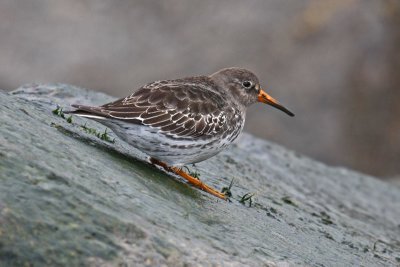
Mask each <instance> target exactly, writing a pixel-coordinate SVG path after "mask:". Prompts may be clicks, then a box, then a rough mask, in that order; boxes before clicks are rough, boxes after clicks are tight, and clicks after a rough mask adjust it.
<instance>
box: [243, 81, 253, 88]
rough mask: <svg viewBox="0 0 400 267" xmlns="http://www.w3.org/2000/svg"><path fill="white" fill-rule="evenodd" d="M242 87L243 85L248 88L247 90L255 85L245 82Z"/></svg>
mask: <svg viewBox="0 0 400 267" xmlns="http://www.w3.org/2000/svg"><path fill="white" fill-rule="evenodd" d="M242 85H243V86H244V87H246V88H250V87H251V86H252V85H253V83H252V82H250V81H244V82H243V83H242Z"/></svg>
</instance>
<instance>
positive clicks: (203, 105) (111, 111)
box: [73, 68, 286, 166]
mask: <svg viewBox="0 0 400 267" xmlns="http://www.w3.org/2000/svg"><path fill="white" fill-rule="evenodd" d="M244 82H249V83H250V85H251V86H249V87H246V86H244ZM246 85H247V84H246ZM259 93H260V87H259V82H258V79H257V77H256V76H255V75H254V74H253V73H251V72H250V71H248V70H245V69H240V68H228V69H223V70H220V71H218V72H216V73H214V74H212V75H210V76H198V77H188V78H184V79H177V80H165V81H157V82H153V83H149V84H147V85H145V86H143V87H141V88H139V89H138V90H136V91H135V92H134V93H133V94H131V95H130V96H128V97H125V98H122V99H119V100H117V101H115V102H111V103H108V104H105V105H103V106H100V107H90V106H83V105H73V106H74V107H75V108H77V110H76V111H74V112H73V113H74V114H76V115H80V116H83V117H88V118H92V119H95V120H97V121H99V122H101V123H103V124H104V125H106V126H108V127H109V128H111V129H112V130H113V131H114V132H115V134H117V135H118V136H119V137H121V138H122V139H123V140H124V141H126V142H127V143H128V144H130V145H132V146H134V147H136V148H138V149H139V150H141V151H143V152H145V153H146V154H148V155H149V156H151V157H153V158H155V159H157V160H160V161H162V162H165V163H166V164H168V165H172V166H181V165H185V164H190V163H196V162H200V161H202V160H205V159H207V158H209V157H212V156H213V155H215V154H217V153H218V152H220V151H221V150H223V149H224V148H225V147H227V146H228V145H229V144H231V143H232V142H233V141H234V140H235V139H236V138H237V137H238V135H239V134H240V132H241V131H242V129H243V126H244V122H245V115H246V108H247V106H249V105H251V104H253V103H255V102H257V100H258V95H259ZM285 112H286V111H285Z"/></svg>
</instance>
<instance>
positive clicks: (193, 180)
mask: <svg viewBox="0 0 400 267" xmlns="http://www.w3.org/2000/svg"><path fill="white" fill-rule="evenodd" d="M150 162H151V163H153V164H155V165H158V166H161V167H163V168H164V169H165V170H166V171H169V172H173V173H175V174H177V175H179V176H181V177H182V178H183V179H185V180H187V181H188V182H189V183H191V184H192V185H194V186H195V187H197V188H200V189H201V190H204V191H206V192H207V193H210V194H211V195H214V196H216V197H219V198H221V199H224V200H226V199H227V197H226V195H225V194H224V193H221V192H219V191H217V190H215V189H214V188H212V187H209V186H208V185H206V184H205V183H203V182H202V181H200V180H199V179H197V178H194V177H193V176H191V175H189V174H187V173H186V172H184V171H183V170H182V169H179V168H177V167H169V166H168V165H167V164H165V163H164V162H162V161H159V160H157V159H155V158H150Z"/></svg>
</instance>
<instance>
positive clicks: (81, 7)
mask: <svg viewBox="0 0 400 267" xmlns="http://www.w3.org/2000/svg"><path fill="white" fill-rule="evenodd" d="M231 66H240V67H245V68H249V69H250V70H252V71H254V72H255V73H256V74H257V75H258V76H259V78H260V80H261V82H262V85H263V87H264V88H265V89H266V91H267V92H268V93H270V94H271V95H272V96H274V97H275V98H277V99H278V100H280V101H281V102H282V103H283V104H285V105H286V106H287V107H289V108H290V109H291V110H293V111H294V112H295V113H296V117H295V118H290V117H288V116H287V115H285V114H284V113H282V112H279V111H277V110H275V109H272V108H270V107H266V106H261V105H255V106H253V107H252V108H251V109H250V110H249V112H248V115H247V125H246V130H247V131H248V132H251V133H253V134H255V135H257V136H260V137H262V138H266V139H269V140H272V141H274V142H277V143H280V144H282V145H284V146H286V147H288V148H290V149H293V150H296V151H298V152H301V153H304V154H306V155H308V156H311V157H313V158H316V159H318V160H321V161H323V162H326V163H328V164H331V165H341V166H347V167H350V168H353V169H356V170H359V171H361V172H364V173H368V174H372V175H376V176H379V177H382V178H386V179H389V178H395V177H398V175H399V174H400V88H399V87H400V1H399V0H381V1H375V0H323V1H321V0H291V1H290V0H287V1H282V0H268V1H267V0H250V1H239V0H219V1H214V0H193V1H183V0H168V1H148V0H134V1H133V0H113V1H111V0H109V1H100V0H58V1H55V0H35V1H22V0H21V1H16V0H0V88H1V89H3V90H12V89H15V88H17V87H19V86H20V85H22V84H24V83H31V82H62V83H69V84H73V85H77V86H81V87H85V88H88V89H94V90H98V91H103V92H106V93H108V94H111V95H114V96H117V97H123V96H126V95H127V94H129V93H130V92H131V91H132V90H133V89H134V88H137V87H139V86H141V85H143V84H145V83H147V82H151V81H154V80H159V79H172V78H180V77H184V76H192V75H200V74H210V73H213V72H215V71H216V70H218V69H220V68H224V67H231Z"/></svg>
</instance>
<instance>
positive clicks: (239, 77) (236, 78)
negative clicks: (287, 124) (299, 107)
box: [210, 68, 294, 117]
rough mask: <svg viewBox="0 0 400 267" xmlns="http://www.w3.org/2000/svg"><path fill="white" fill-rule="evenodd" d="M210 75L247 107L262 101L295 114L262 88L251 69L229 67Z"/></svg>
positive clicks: (289, 113) (291, 114)
mask: <svg viewBox="0 0 400 267" xmlns="http://www.w3.org/2000/svg"><path fill="white" fill-rule="evenodd" d="M210 77H211V79H212V80H213V81H214V82H215V83H216V84H217V85H218V86H219V87H221V88H222V89H223V90H227V91H228V93H229V94H232V95H233V96H234V97H235V99H237V100H238V101H239V103H241V104H242V105H243V106H245V107H248V106H250V105H252V104H254V103H256V102H262V103H265V104H268V105H271V106H273V107H275V108H277V109H279V110H281V111H283V112H285V113H286V114H288V115H289V116H292V117H293V116H294V114H293V113H292V112H291V111H289V110H288V109H287V108H285V107H284V106H282V105H281V104H280V103H279V102H278V101H277V100H275V99H274V98H273V97H271V96H270V95H268V94H267V93H266V92H264V90H262V89H261V86H260V83H259V81H258V78H257V76H256V75H255V74H254V73H252V72H251V71H249V70H246V69H242V68H227V69H222V70H219V71H217V72H216V73H214V74H212V75H211V76H210Z"/></svg>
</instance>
